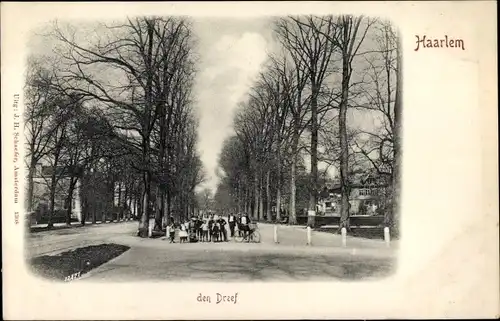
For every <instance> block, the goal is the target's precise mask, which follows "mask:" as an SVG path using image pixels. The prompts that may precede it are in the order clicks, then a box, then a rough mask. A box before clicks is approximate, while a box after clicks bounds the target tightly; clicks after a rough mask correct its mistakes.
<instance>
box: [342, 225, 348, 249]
mask: <svg viewBox="0 0 500 321" xmlns="http://www.w3.org/2000/svg"><path fill="white" fill-rule="evenodd" d="M341 233H342V247H346V245H347V230H346V228H345V227H343V228H342V230H341Z"/></svg>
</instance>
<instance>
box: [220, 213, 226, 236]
mask: <svg viewBox="0 0 500 321" xmlns="http://www.w3.org/2000/svg"><path fill="white" fill-rule="evenodd" d="M226 224H227V222H226V220H225V219H224V218H222V217H221V218H219V225H220V239H221V240H222V239H223V240H224V242H227V229H226Z"/></svg>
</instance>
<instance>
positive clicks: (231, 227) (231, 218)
mask: <svg viewBox="0 0 500 321" xmlns="http://www.w3.org/2000/svg"><path fill="white" fill-rule="evenodd" d="M228 220H229V231H230V232H231V237H234V227H235V225H236V217H235V216H234V214H229V218H228Z"/></svg>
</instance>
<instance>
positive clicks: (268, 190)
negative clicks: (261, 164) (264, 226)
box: [266, 170, 272, 222]
mask: <svg viewBox="0 0 500 321" xmlns="http://www.w3.org/2000/svg"><path fill="white" fill-rule="evenodd" d="M270 176H271V171H270V170H267V174H266V219H267V221H268V222H271V220H272V211H271V186H270V184H271V182H270Z"/></svg>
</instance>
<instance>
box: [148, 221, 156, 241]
mask: <svg viewBox="0 0 500 321" xmlns="http://www.w3.org/2000/svg"><path fill="white" fill-rule="evenodd" d="M154 224H155V223H154V220H151V219H150V220H149V225H148V237H152V236H153V227H154Z"/></svg>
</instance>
